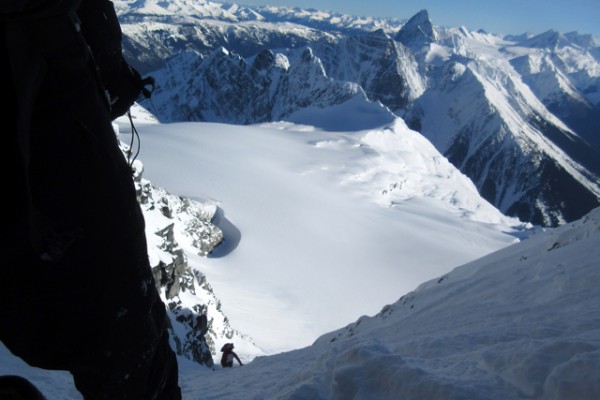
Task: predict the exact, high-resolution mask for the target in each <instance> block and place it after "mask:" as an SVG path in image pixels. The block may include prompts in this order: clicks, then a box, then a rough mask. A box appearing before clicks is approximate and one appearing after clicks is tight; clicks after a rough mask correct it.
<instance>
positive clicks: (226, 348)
mask: <svg viewBox="0 0 600 400" xmlns="http://www.w3.org/2000/svg"><path fill="white" fill-rule="evenodd" d="M233 347H234V346H233V343H225V344H224V345H223V347H221V352H222V353H223V356H221V366H222V367H223V368H232V367H233V359H234V358H235V359H236V360H237V362H238V363H239V364H240V366H242V365H244V364H242V362H241V361H240V358H239V357H238V355H237V354H235V351H233Z"/></svg>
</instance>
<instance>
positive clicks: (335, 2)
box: [238, 0, 600, 37]
mask: <svg viewBox="0 0 600 400" xmlns="http://www.w3.org/2000/svg"><path fill="white" fill-rule="evenodd" d="M238 3H242V4H248V5H273V6H275V5H277V6H289V7H301V8H316V9H318V10H327V11H337V12H342V13H345V14H352V15H359V16H377V17H392V18H398V19H400V20H403V19H408V18H410V17H412V16H413V15H415V14H416V13H417V12H419V11H420V10H422V9H426V10H427V11H428V12H429V17H430V19H431V20H432V22H433V23H434V24H435V25H442V26H453V27H458V26H461V25H464V26H466V27H467V28H469V29H470V30H478V29H480V28H481V29H484V30H486V31H488V32H491V33H499V34H521V33H526V32H530V33H534V34H539V33H543V32H546V31H548V30H550V29H554V30H557V31H559V32H562V33H567V32H572V31H578V32H579V33H582V34H583V33H588V34H594V35H596V36H599V37H600V23H598V21H600V0H570V1H566V0H477V1H476V0H453V1H447V0H418V1H417V0H371V1H361V0H306V1H303V0H243V1H239V2H238Z"/></svg>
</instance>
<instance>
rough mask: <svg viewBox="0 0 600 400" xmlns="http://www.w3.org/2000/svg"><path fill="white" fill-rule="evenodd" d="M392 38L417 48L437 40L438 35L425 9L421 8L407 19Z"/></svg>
mask: <svg viewBox="0 0 600 400" xmlns="http://www.w3.org/2000/svg"><path fill="white" fill-rule="evenodd" d="M394 39H395V40H397V41H398V42H400V43H402V44H403V45H405V46H407V47H410V48H413V49H419V48H421V47H423V46H425V45H428V44H430V43H433V42H435V41H437V40H438V35H437V33H436V31H435V29H434V27H433V24H432V23H431V20H430V19H429V13H428V12H427V10H421V11H419V12H418V13H417V14H415V15H414V16H413V17H412V18H411V19H409V20H408V22H407V23H406V24H405V25H404V26H403V27H402V29H400V31H399V32H398V34H397V35H396V37H395V38H394Z"/></svg>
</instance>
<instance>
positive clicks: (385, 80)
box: [117, 0, 600, 225]
mask: <svg viewBox="0 0 600 400" xmlns="http://www.w3.org/2000/svg"><path fill="white" fill-rule="evenodd" d="M117 3H122V2H117ZM137 3H139V4H137V8H135V7H134V6H131V8H127V9H125V8H122V7H121V8H119V10H120V13H121V18H123V21H124V28H123V29H124V32H125V35H126V37H127V38H128V39H127V41H126V46H125V47H126V49H132V48H136V47H137V48H145V49H146V50H144V51H145V52H146V53H148V54H153V56H151V58H152V57H153V61H148V62H144V63H145V65H146V66H149V65H158V64H160V63H164V62H166V61H165V60H168V59H169V57H170V56H172V55H174V54H178V53H179V52H181V51H182V50H183V49H192V50H195V51H197V52H198V58H199V59H202V60H203V61H202V63H203V69H202V71H203V72H202V73H201V74H198V71H197V70H196V71H195V74H192V73H191V72H189V71H183V70H179V69H178V68H179V65H181V60H182V59H180V58H177V59H173V60H172V61H171V62H170V63H169V66H168V67H166V68H165V70H163V72H156V74H163V73H165V74H167V73H166V72H164V71H168V70H170V71H171V74H173V72H174V71H177V73H178V74H181V75H182V76H178V77H176V78H175V79H178V80H179V81H180V82H181V83H180V84H183V85H185V86H183V87H184V88H185V89H184V90H183V92H184V94H185V92H187V93H188V95H182V93H180V92H182V89H181V87H179V89H177V88H176V87H177V85H176V84H175V82H172V83H173V84H172V85H171V86H170V87H171V88H172V90H173V91H172V93H171V94H166V93H165V91H163V92H162V93H160V92H159V93H158V94H157V97H156V98H155V100H153V101H154V102H155V103H156V105H157V107H155V109H152V107H151V106H148V105H147V107H148V108H149V109H151V110H152V111H153V112H155V113H156V112H157V115H158V116H159V118H160V119H161V120H207V121H221V122H232V123H253V122H263V121H268V120H277V119H281V118H287V117H288V116H290V115H292V114H293V112H294V110H295V109H298V108H299V107H300V109H301V108H302V107H305V106H309V105H311V104H310V101H304V100H306V99H309V100H310V99H311V96H312V95H311V93H310V91H311V90H313V89H314V85H312V87H311V85H310V84H307V83H306V81H307V79H313V78H314V77H315V76H317V75H314V74H313V75H311V76H309V75H304V76H301V77H298V78H297V79H291V76H292V72H293V74H298V72H303V71H304V70H303V69H301V68H298V70H297V71H293V70H292V68H294V67H295V65H296V64H295V63H294V60H302V54H312V55H313V56H314V57H315V61H316V59H318V60H319V61H318V62H319V63H320V64H321V65H322V67H323V68H322V71H323V73H324V74H319V75H318V76H319V77H320V78H319V79H322V78H323V76H324V77H325V78H327V80H328V81H329V85H328V86H329V88H328V89H324V90H325V91H320V92H319V94H320V95H319V100H320V101H315V103H316V104H314V105H315V106H318V107H320V108H326V107H327V104H326V102H324V101H323V100H327V101H330V102H331V104H332V105H334V104H339V103H340V102H343V101H344V100H347V99H348V98H350V97H352V95H351V93H350V94H349V93H348V90H347V89H350V92H353V91H354V92H360V91H361V90H362V91H364V93H365V94H366V96H367V98H368V99H369V100H371V101H379V102H381V103H382V104H383V105H384V106H386V107H388V108H389V109H390V110H391V111H392V112H394V113H396V114H397V115H399V116H401V117H403V118H404V119H405V120H406V121H407V122H408V123H409V125H410V126H411V127H412V128H413V129H416V130H418V131H420V132H421V133H422V134H424V135H425V136H426V137H428V138H429V139H430V140H432V142H433V143H434V144H435V145H436V146H437V147H438V149H439V150H440V151H441V152H442V153H443V154H444V155H446V156H447V157H448V158H449V159H450V160H452V161H453V162H454V163H455V165H457V166H459V167H460V168H463V169H464V171H463V172H465V173H466V174H468V175H469V176H470V177H471V179H472V180H473V181H474V182H475V183H476V185H477V187H478V189H479V190H480V192H481V193H482V194H483V195H484V196H485V197H486V198H487V199H488V200H489V201H491V202H493V203H494V204H495V205H496V206H497V207H498V208H500V210H501V211H503V212H505V213H508V214H510V215H516V216H519V217H520V218H521V219H523V220H528V221H532V222H534V223H538V224H542V225H557V224H560V223H563V222H565V221H569V220H572V219H574V218H578V217H580V216H581V215H583V214H584V213H585V212H587V211H589V209H591V208H593V207H594V206H597V205H598V204H599V201H598V198H599V196H600V195H599V193H600V186H599V183H598V182H599V178H598V176H599V175H600V172H599V171H600V161H598V160H599V159H600V150H599V149H598V147H597V146H595V145H594V143H595V140H596V139H595V138H597V137H598V136H599V135H598V134H597V128H596V126H597V124H596V123H595V121H596V120H597V118H598V117H597V115H598V112H596V110H597V107H598V103H599V101H598V94H597V93H598V90H597V82H598V76H596V75H594V74H597V72H594V71H597V65H598V59H597V58H594V49H597V47H595V46H596V44H597V43H596V42H595V41H594V40H591V39H589V38H586V37H585V36H579V35H575V34H569V35H562V36H561V37H560V40H558V41H557V40H549V39H548V37H549V38H550V39H552V38H554V36H553V35H551V34H543V35H539V36H540V37H536V38H521V39H520V40H521V42H516V41H509V40H506V39H503V38H500V37H498V36H495V35H491V34H486V33H481V32H469V31H467V30H466V29H464V28H440V27H436V26H434V25H433V24H432V23H431V22H430V20H429V17H428V14H427V12H426V11H422V12H420V13H419V14H417V15H416V16H415V17H414V18H412V19H411V20H409V22H407V23H406V24H404V25H402V27H401V28H400V29H396V30H394V29H393V28H390V26H391V25H387V26H386V29H381V30H379V31H374V32H366V31H365V32H363V33H360V34H356V32H357V30H354V31H353V34H348V31H343V30H341V29H339V26H338V27H337V28H335V29H331V30H322V29H320V28H318V27H323V26H324V25H323V24H324V23H325V22H324V21H327V18H326V17H325V16H327V15H328V14H326V13H320V12H318V11H316V10H300V9H279V8H276V7H267V8H263V12H264V14H261V13H260V10H259V9H258V8H244V7H239V6H235V5H230V4H220V3H211V2H200V3H194V4H195V7H196V8H202V9H204V10H207V9H208V10H210V12H207V11H204V12H202V13H200V12H198V13H197V14H194V15H197V17H195V22H194V23H190V24H191V25H186V24H187V23H188V22H189V21H190V20H191V19H194V18H192V17H190V16H186V14H185V11H184V10H185V5H186V4H187V3H186V2H185V1H178V2H170V3H161V4H169V7H168V8H169V9H171V8H173V9H175V10H177V12H178V14H177V15H176V17H175V16H174V13H173V12H172V11H169V9H167V8H160V7H159V6H158V3H156V2H154V1H150V0H148V1H146V2H141V1H140V2H137ZM142 6H143V7H146V11H144V10H145V9H144V8H140V7H142ZM150 6H152V7H153V9H157V7H158V9H160V10H161V13H157V12H156V11H153V12H154V13H155V14H150V13H148V12H147V9H148V8H152V7H150ZM194 10H195V9H194ZM215 10H220V11H218V12H217V11H215ZM265 10H269V11H268V12H267V11H265ZM250 11H252V12H250ZM194 12H196V11H194ZM192 14H193V13H192ZM265 15H266V16H265ZM274 15H275V16H276V17H273V16H274ZM282 15H288V17H286V18H284V17H282ZM215 16H216V17H215ZM267 17H272V18H273V20H269V19H268V18H267ZM211 18H212V19H211ZM284 19H285V20H286V21H295V23H293V24H292V23H290V22H285V23H281V21H282V20H284ZM333 19H334V18H333V17H332V18H331V19H330V20H329V21H331V20H333ZM152 21H154V22H152ZM169 21H170V22H169ZM182 21H183V22H182ZM346 21H349V19H346ZM151 22H152V23H151ZM300 22H301V23H303V24H305V25H301V24H300ZM327 24H329V25H332V26H333V25H335V24H333V23H331V22H327ZM346 25H348V23H346ZM157 26H160V34H157V32H158V31H157V30H156V29H157ZM397 26H398V25H397ZM192 27H193V28H192ZM140 32H143V33H140ZM144 35H145V36H146V37H145V38H144V41H141V40H140V38H141V37H142V36H144ZM153 35H154V36H153ZM153 38H154V39H153ZM158 39H160V40H158ZM402 41H403V42H404V43H403V42H402ZM127 43H128V44H127ZM543 43H546V45H545V46H546V47H544V49H545V50H544V51H546V52H550V53H551V54H553V55H557V54H558V53H557V52H558V50H557V49H564V48H565V43H570V44H572V46H571V45H569V46H568V50H566V51H563V52H562V53H561V54H563V55H562V56H561V57H560V59H561V60H562V62H561V63H556V62H555V63H553V65H554V66H555V67H556V68H555V71H556V72H555V73H553V74H552V78H554V81H555V82H556V83H555V84H553V83H552V82H553V80H552V79H548V78H543V77H540V76H539V75H536V74H535V73H530V74H529V75H528V74H526V73H525V72H526V71H525V70H524V69H523V68H518V67H519V66H522V65H523V64H524V63H523V62H522V61H521V62H520V61H519V59H520V58H521V57H529V58H530V59H533V60H534V61H536V60H537V58H535V57H536V54H537V53H538V52H539V46H541V45H542V44H543ZM547 43H550V45H548V44H547ZM584 45H585V46H588V47H587V48H585V47H584ZM307 46H308V47H310V50H307V49H306V47H307ZM535 46H538V47H535ZM561 46H562V47H561ZM221 47H223V48H225V49H226V51H227V53H228V58H227V57H222V56H217V55H218V54H219V53H220V54H223V50H222V49H221ZM148 49H149V50H150V51H148ZM155 49H156V50H155ZM215 49H216V50H215ZM267 50H268V51H270V52H271V54H272V55H269V53H265V51H267ZM309 51H310V53H307V52H309ZM561 51H562V50H561ZM213 52H214V53H213ZM211 53H212V54H211ZM130 54H131V55H132V56H133V57H134V58H135V57H136V53H135V51H130ZM138 54H139V51H138ZM238 54H239V55H238ZM257 54H261V57H263V56H264V57H265V58H266V59H278V60H281V59H287V63H288V65H284V64H285V63H286V62H284V64H279V65H278V66H277V68H272V69H271V70H264V69H263V70H261V71H260V72H258V70H255V68H254V66H253V65H252V62H253V60H254V59H260V58H261V57H258V56H257ZM565 54H567V55H569V57H566V56H565ZM236 57H237V61H236V60H234V58H236ZM582 57H583V58H582ZM226 59H229V61H227V62H226V61H225V60H226ZM582 59H585V60H586V63H585V65H584V66H585V68H582V67H581V63H580V61H581V60H582ZM157 60H160V62H158V61H157ZM208 60H211V61H212V62H211V63H209V62H208ZM197 63H200V61H197ZM236 63H237V64H236ZM236 65H240V66H242V68H239V69H238V68H237V67H236ZM595 68H596V69H595ZM461 69H464V71H463V72H461V73H458V72H457V71H458V70H461ZM253 70H254V72H253ZM208 71H210V72H208ZM452 71H454V72H452ZM304 72H306V71H304ZM464 72H466V73H464ZM204 73H207V74H208V75H209V76H212V77H213V78H216V77H219V78H220V79H224V82H226V84H223V85H220V84H219V83H218V80H214V79H213V83H212V85H207V84H206V82H205V81H206V79H205V78H202V77H201V76H199V75H202V74H204ZM282 75H285V76H286V80H285V81H286V82H287V83H288V87H289V89H288V90H286V91H285V93H287V94H288V95H289V93H294V96H293V97H294V98H295V97H298V96H299V97H300V98H302V97H303V98H304V100H303V101H296V102H292V103H289V102H288V101H289V100H290V98H289V97H286V96H285V95H283V96H282V95H281V93H280V92H278V90H279V88H280V86H278V83H280V82H283V80H282V78H281V77H282ZM470 76H471V77H472V76H475V77H476V81H477V82H478V83H477V84H476V85H473V79H469V77H470ZM586 77H587V78H586ZM186 78H187V80H186ZM453 80H454V81H453ZM540 80H541V81H543V84H544V85H545V86H544V87H543V89H544V90H546V92H548V91H551V92H552V93H554V94H555V95H553V96H543V93H542V89H540V86H541V85H540V84H539V83H538V84H536V82H539V81H540ZM332 81H341V83H339V84H334V83H333V82H332ZM159 82H160V80H159ZM183 82H185V83H183ZM192 82H194V83H192ZM196 82H201V83H196ZM294 82H295V83H297V84H300V85H301V86H299V87H295V88H292V87H290V86H289V84H290V83H294ZM345 82H352V83H353V84H355V85H359V86H360V87H359V88H356V87H352V86H351V85H347V84H346V83H345ZM564 82H570V83H569V84H568V85H567V84H564ZM194 84H197V85H198V86H196V87H194ZM340 87H342V88H343V89H344V90H339V89H340ZM549 87H550V88H549ZM307 88H308V89H309V92H306V94H305V96H302V95H299V93H301V92H302V91H305V90H306V89H307ZM461 88H463V89H462V90H470V92H468V94H466V93H465V92H463V91H462V90H461ZM565 88H568V90H565ZM329 89H331V90H332V92H331V93H330V94H329V95H328V94H326V93H328V92H327V90H329ZM336 92H337V93H336ZM439 94H443V97H444V98H445V99H447V101H446V103H445V104H438V105H437V106H436V105H435V104H434V105H432V104H431V103H432V102H431V101H430V99H432V98H435V96H437V95H439ZM574 94H575V95H574ZM465 96H474V97H473V98H474V99H476V100H478V103H479V106H480V107H479V108H476V107H470V109H471V111H472V113H471V114H470V115H466V114H465V113H463V115H461V116H460V117H461V118H460V120H459V119H457V117H458V113H457V110H456V109H455V108H454V107H456V105H457V104H461V103H462V99H463V98H464V97H465ZM165 97H166V99H165ZM159 99H161V100H159ZM557 99H560V100H561V101H558V102H557ZM564 99H567V100H564ZM581 99H584V100H585V102H581V101H579V100H581ZM248 100H250V101H248ZM160 104H168V105H170V106H169V107H165V106H160ZM582 104H583V105H584V106H581V105H582ZM167 109H171V110H176V111H174V113H175V114H171V113H169V112H168V111H167ZM186 109H189V110H187V111H186V112H182V111H181V110H186ZM282 110H285V111H283V112H282ZM582 110H583V111H582ZM458 111H459V112H460V110H458ZM441 120H443V121H446V122H448V124H446V125H444V126H442V125H441V124H440V123H438V122H437V121H441ZM521 127H523V129H521ZM575 128H578V130H577V131H574V130H575ZM509 137H512V139H507V138H509ZM440 138H443V140H440ZM540 138H542V139H540ZM490 144H493V146H495V147H494V148H489V145H490ZM498 154H503V155H502V156H501V157H497V155H498ZM490 157H493V158H492V159H490ZM523 166H525V168H523ZM515 170H520V171H523V172H522V173H521V174H520V175H522V176H523V178H520V180H518V181H516V182H515V181H513V179H517V178H518V176H516V175H518V174H516V175H515V174H512V176H511V173H508V174H507V172H506V171H515ZM565 194H566V195H570V197H567V198H565V197H563V195H565Z"/></svg>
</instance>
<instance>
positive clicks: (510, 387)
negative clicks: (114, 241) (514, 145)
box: [0, 109, 600, 399]
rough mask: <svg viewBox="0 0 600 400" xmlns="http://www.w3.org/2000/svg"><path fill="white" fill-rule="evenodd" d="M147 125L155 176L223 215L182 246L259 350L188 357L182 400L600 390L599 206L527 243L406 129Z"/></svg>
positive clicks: (50, 384) (590, 394)
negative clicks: (203, 235)
mask: <svg viewBox="0 0 600 400" xmlns="http://www.w3.org/2000/svg"><path fill="white" fill-rule="evenodd" d="M347 111H348V112H358V111H357V110H352V109H349V110H347ZM137 124H138V130H139V131H140V132H141V134H142V153H141V157H140V159H141V160H142V162H143V163H144V165H145V172H144V174H145V176H146V178H147V179H150V180H151V181H152V182H154V183H155V184H158V185H160V186H163V187H165V188H167V189H168V190H169V191H170V192H172V193H179V194H181V195H183V196H188V197H190V198H194V199H201V200H203V201H204V202H209V203H213V204H214V205H215V206H216V207H217V208H218V210H219V211H218V212H217V217H218V218H216V219H215V221H214V222H215V223H217V224H218V225H221V227H222V228H223V231H224V233H225V238H226V240H225V242H224V243H223V244H222V245H221V246H220V247H217V248H216V249H215V251H214V252H213V254H211V255H209V256H208V257H200V256H195V255H194V254H192V253H191V250H190V249H186V248H185V247H186V245H185V243H186V238H184V237H181V238H180V243H181V244H182V246H183V247H184V249H185V250H186V254H187V255H188V257H189V260H188V261H189V263H190V265H192V267H193V268H196V269H198V270H200V271H202V272H203V273H204V274H206V276H207V279H208V281H209V282H210V284H211V285H212V287H213V289H214V291H215V295H216V296H217V297H218V298H219V299H220V301H221V302H222V309H223V312H224V313H225V315H227V316H228V318H229V320H230V322H231V324H232V326H233V327H235V328H236V329H237V330H239V331H240V332H243V333H244V334H247V335H249V336H250V337H251V338H252V339H253V340H254V343H255V344H256V346H258V347H259V348H260V349H261V351H260V352H258V353H251V352H250V353H245V349H246V348H248V349H252V347H245V344H244V343H238V345H237V346H236V349H237V350H238V354H239V355H240V357H241V358H242V361H244V363H245V365H244V367H238V366H236V367H234V368H233V369H231V370H222V369H221V368H220V367H216V368H215V370H211V369H209V368H207V367H205V366H200V365H198V364H193V363H192V362H190V361H189V360H187V359H184V358H181V357H180V358H179V363H180V384H181V386H182V390H183V393H184V398H185V399H225V398H242V399H292V398H293V399H348V398H354V399H371V398H377V399H388V398H389V399H397V398H420V399H422V398H440V399H465V398H469V399H489V398H503V399H508V398H544V399H595V398H597V397H598V396H599V395H600V384H599V383H598V382H600V376H599V374H600V368H598V367H599V366H600V317H599V316H600V290H598V285H599V284H600V270H599V268H598V267H599V265H598V260H599V259H600V254H599V252H600V246H599V244H600V243H598V242H599V240H600V211H599V210H595V211H594V212H592V213H591V214H589V215H588V216H587V217H585V218H584V219H583V220H581V221H578V222H575V223H572V224H569V225H566V226H563V227H561V228H558V229H554V230H547V231H538V232H537V233H536V234H534V235H533V236H531V237H529V238H527V239H524V238H525V237H526V232H531V230H530V229H526V228H530V227H527V226H526V225H524V224H521V223H520V222H519V221H517V220H514V219H511V218H506V217H504V216H503V215H502V214H500V213H499V212H498V211H497V210H496V209H495V208H493V207H492V206H490V205H489V203H487V202H485V201H484V200H482V199H481V198H480V197H479V196H478V195H477V192H476V190H475V188H474V187H473V185H472V183H471V182H470V181H469V180H468V179H466V178H465V177H464V175H462V174H460V173H459V172H458V171H457V170H456V169H454V168H453V167H452V166H451V165H450V164H449V163H448V162H447V160H446V159H444V158H443V157H442V156H440V155H439V153H437V151H436V150H435V149H434V148H433V146H432V145H431V144H430V143H429V142H428V141H427V140H425V139H424V138H423V137H422V136H420V135H419V134H418V133H416V132H413V131H410V130H409V129H408V128H406V126H405V125H404V123H403V122H402V121H401V120H396V121H394V122H392V123H390V124H387V125H383V126H380V127H374V128H372V129H368V130H364V131H354V132H353V131H349V132H342V131H337V132H329V131H324V130H319V129H316V128H314V127H312V126H310V125H307V124H291V123H279V124H269V125H267V126H250V127H247V126H246V127H241V126H230V125H224V124H210V123H183V124H158V123H147V122H144V121H143V120H141V119H138V122H137ZM120 129H121V131H122V133H121V135H122V140H124V141H128V139H127V137H126V136H127V135H126V133H125V131H126V126H125V124H121V127H120ZM125 139H127V140H125ZM149 222H150V223H152V221H149ZM519 238H521V239H524V240H521V241H520V242H519V243H516V242H518V241H519ZM515 243H516V244H515ZM482 256H483V258H480V257H482ZM473 260H475V261H473ZM465 263H466V264H465ZM461 264H465V265H463V266H462V267H459V268H456V269H453V268H454V267H455V266H457V265H461ZM423 282H425V283H423ZM398 299H399V300H398ZM386 304H389V305H387V306H386ZM382 307H383V309H382ZM350 321H356V322H354V323H351V324H350V325H348V323H349V322H350ZM343 326H345V327H344V328H341V329H340V327H343ZM325 332H329V333H325ZM263 354H266V356H265V355H263ZM214 357H215V361H218V357H219V355H218V354H216V355H214ZM0 359H1V360H2V362H1V363H0V374H18V375H22V376H25V377H27V378H29V379H31V381H32V382H34V383H35V384H36V385H37V386H38V387H39V388H40V389H41V390H42V391H43V392H44V393H45V394H46V396H48V398H49V399H80V398H81V397H80V395H79V393H78V392H77V391H76V390H75V389H74V387H73V386H72V381H71V379H70V376H69V374H68V373H64V372H60V371H44V370H40V369H37V368H32V367H29V366H27V365H26V364H25V363H23V362H22V361H21V360H19V359H17V358H15V357H13V356H11V355H10V354H9V353H8V351H7V350H6V349H5V348H3V347H2V348H1V350H0Z"/></svg>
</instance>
